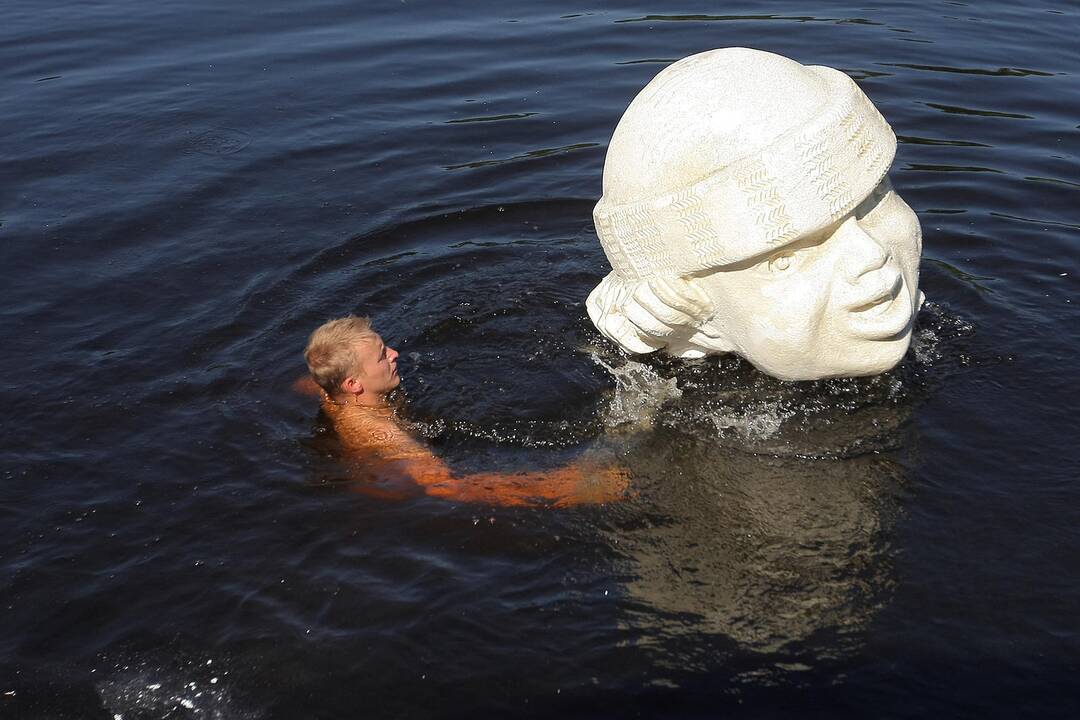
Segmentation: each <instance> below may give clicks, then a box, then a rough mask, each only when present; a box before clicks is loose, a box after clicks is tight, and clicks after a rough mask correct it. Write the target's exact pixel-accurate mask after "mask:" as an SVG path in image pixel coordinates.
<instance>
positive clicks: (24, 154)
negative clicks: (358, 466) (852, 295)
mask: <svg viewBox="0 0 1080 720" xmlns="http://www.w3.org/2000/svg"><path fill="white" fill-rule="evenodd" d="M4 17H5V21H4V23H3V24H2V27H0V88H2V90H3V96H4V98H5V100H6V102H5V103H4V104H3V107H2V109H0V127H3V132H2V133H0V173H2V174H0V179H2V184H0V188H2V190H3V192H2V193H0V240H2V241H3V242H2V244H0V248H2V250H0V273H2V283H3V285H2V287H3V289H4V295H3V298H4V303H3V306H2V308H0V340H2V341H3V344H4V347H5V352H4V353H3V355H2V360H0V362H2V363H3V366H2V367H3V373H2V377H3V380H2V382H0V399H2V400H3V403H4V406H5V407H6V409H7V411H6V412H5V413H4V416H3V420H2V422H3V433H2V436H0V437H2V439H0V442H2V444H3V457H4V463H3V484H2V486H0V487H2V488H3V491H2V493H0V516H2V518H3V521H2V523H0V579H2V582H0V693H2V694H0V715H3V716H10V717H15V718H55V717H77V718H83V717H86V718H117V717H122V718H124V719H125V720H127V719H130V718H164V717H170V718H175V717H190V718H297V717H312V718H315V717H318V718H338V717H466V716H469V717H473V716H476V715H478V714H480V713H485V714H491V715H495V716H504V715H509V714H510V713H514V714H516V715H518V716H535V717H553V716H557V717H653V716H665V717H670V716H680V717H682V716H686V717H715V716H727V715H735V716H749V717H760V716H786V715H793V714H798V715H809V716H820V717H829V718H834V717H840V716H869V717H928V716H930V717H933V716H943V717H980V718H985V717H1008V718H1013V717H1020V716H1039V717H1045V716H1056V717H1070V716H1075V715H1076V713H1077V712H1080V691H1078V690H1077V689H1076V682H1075V678H1076V676H1077V671H1078V670H1080V668H1078V665H1080V661H1078V660H1077V658H1080V652H1078V651H1080V624H1078V622H1077V611H1076V608H1078V607H1080V581H1078V580H1077V577H1078V576H1080V530H1078V528H1080V510H1078V508H1080V487H1078V485H1077V478H1078V474H1080V473H1078V463H1077V453H1076V450H1075V445H1076V438H1077V437H1078V436H1080V433H1078V432H1077V431H1078V423H1077V421H1076V419H1075V412H1074V408H1075V407H1076V406H1077V405H1078V404H1080V397H1078V391H1077V385H1076V382H1075V380H1074V376H1075V372H1076V361H1075V358H1076V357H1077V355H1078V353H1080V336H1078V333H1077V327H1078V324H1077V320H1078V318H1077V309H1076V308H1077V299H1076V288H1077V278H1078V276H1080V267H1078V263H1077V259H1076V258H1077V257H1078V255H1080V253H1078V250H1080V211H1078V208H1080V194H1078V193H1080V173H1078V171H1077V168H1078V153H1077V147H1078V134H1077V133H1078V127H1080V126H1078V125H1077V123H1078V122H1080V121H1078V119H1077V118H1080V85H1078V82H1077V73H1078V72H1080V53H1078V51H1077V47H1076V35H1077V30H1078V29H1080V21H1078V11H1077V8H1076V6H1075V5H1074V4H1072V3H1068V2H1062V1H1058V2H1048V3H1042V4H1035V5H1017V4H1015V3H1003V2H983V3H978V4H975V3H971V4H969V3H964V2H952V1H951V2H929V3H911V2H893V1H890V2H887V3H884V4H877V5H873V6H858V7H856V6H851V5H847V4H842V3H834V2H819V3H816V4H810V5H808V4H805V3H804V4H791V3H779V4H777V3H763V2H741V3H736V4H728V5H723V6H718V5H715V4H706V3H693V2H691V3H689V4H686V5H681V6H678V7H677V8H676V7H674V6H672V7H668V6H664V5H658V4H653V5H641V4H621V5H617V4H604V5H600V6H593V7H582V6H574V5H567V4H562V5H559V4H550V3H518V2H504V3H497V4H490V3H478V2H472V3H465V4H462V3H444V4H423V3H415V2H411V1H410V2H370V3H362V4H358V3H345V2H341V0H321V1H317V2H312V3H304V4H299V5H298V4H288V3H281V2H277V0H269V1H268V2H261V3H250V2H234V3H225V4H222V3H210V2H205V1H204V0H193V1H191V2H187V3H183V4H180V3H157V4H154V3H149V4H148V3H137V2H130V1H124V0H108V1H101V2H93V3H74V2H63V1H57V2H51V3H44V4H43V3H38V2H27V1H25V0H13V1H12V0H9V2H8V3H6V4H5V10H4ZM729 45H746V46H751V47H758V48H761V49H766V50H771V51H774V52H778V53H781V54H783V55H787V56H789V57H792V58H795V59H797V60H799V61H801V62H804V63H810V64H823V65H831V66H834V67H838V68H842V69H843V70H844V71H845V72H847V73H848V74H849V75H851V76H852V77H853V78H855V79H856V80H857V81H858V82H859V84H860V85H861V87H862V88H863V89H864V90H865V91H866V92H867V93H868V94H869V96H870V97H871V98H872V99H873V101H874V102H875V103H876V104H877V106H878V107H879V108H880V109H881V111H882V112H883V113H884V115H885V116H886V117H887V118H888V119H889V121H890V122H891V123H892V125H893V127H894V129H895V130H896V132H897V135H898V136H899V138H900V147H899V150H898V153H897V158H896V163H895V165H894V167H893V173H892V177H893V183H894V185H895V186H896V188H897V190H898V191H899V192H900V193H901V194H902V195H903V196H904V197H905V199H907V201H908V202H909V203H910V204H911V205H912V207H913V208H914V209H915V210H916V211H917V212H918V214H919V216H920V219H921V221H922V224H923V230H924V235H925V250H924V258H923V264H922V288H923V290H924V291H925V293H926V295H927V297H928V299H929V302H928V304H927V306H926V307H925V308H924V310H923V311H922V313H921V314H920V316H919V318H918V330H917V336H916V341H915V343H914V344H913V347H912V350H911V352H910V353H909V355H908V357H907V358H906V359H905V361H904V362H903V363H902V364H901V366H900V367H898V368H897V369H896V370H894V371H892V372H891V373H888V374H886V375H884V376H881V377H878V378H872V379H862V380H842V381H828V382H818V383H779V382H776V381H774V380H771V379H769V378H766V377H764V376H762V375H760V374H759V373H757V372H756V371H754V370H753V369H752V368H751V367H749V366H748V365H746V364H745V363H743V362H740V361H738V360H736V359H734V358H721V359H715V358H714V359H710V360H706V361H702V362H678V361H672V360H663V359H649V360H647V361H646V362H644V363H642V362H635V361H632V360H630V359H628V358H626V357H624V356H621V355H619V354H618V353H616V352H615V351H614V350H613V349H612V348H611V347H610V346H609V345H607V344H606V343H605V341H604V340H603V339H602V338H601V337H600V336H599V335H598V333H597V332H596V331H595V330H594V329H593V328H592V326H591V324H590V323H589V321H588V319H587V317H586V316H585V311H584V306H583V300H584V297H585V296H586V295H587V293H588V291H589V290H590V289H591V288H592V287H593V286H594V285H595V284H596V282H597V281H598V280H599V279H600V277H602V275H603V274H604V273H605V272H606V271H607V265H606V261H605V259H604V257H603V254H602V252H601V251H600V248H599V243H598V242H597V240H596V236H595V234H594V231H593V228H592V227H591V215H590V213H591V208H592V205H593V203H594V202H595V201H596V199H597V198H598V196H599V194H600V176H601V170H602V166H603V158H604V152H605V149H606V146H607V142H608V140H609V138H610V135H611V132H612V130H613V128H614V126H615V123H616V122H617V121H618V118H619V117H620V115H621V113H622V111H623V110H624V109H625V107H626V105H627V104H628V103H629V101H630V100H631V99H632V98H633V96H634V95H635V94H636V92H637V91H638V90H639V89H640V88H641V87H642V86H643V85H644V84H645V83H647V82H648V80H649V79H650V78H651V77H652V76H653V75H654V74H655V73H657V72H658V71H659V70H661V69H662V68H663V67H664V66H666V65H667V64H669V63H670V62H672V61H674V60H676V59H678V58H680V57H683V56H685V55H688V54H691V53H694V52H699V51H702V50H706V49H711V48H714V47H722V46H729ZM347 312H360V313H365V314H370V315H371V316H373V317H374V319H375V321H376V324H377V326H378V328H379V329H380V331H381V332H382V333H383V335H384V336H385V337H386V338H387V340H388V341H390V342H391V344H394V345H395V346H396V347H397V348H398V349H399V350H400V351H401V353H402V359H401V366H402V374H403V376H404V377H405V378H406V382H405V385H404V395H405V397H406V402H407V407H408V414H409V417H410V419H411V421H412V422H413V423H415V426H416V427H417V430H418V432H420V433H422V434H424V435H425V436H427V437H428V438H429V439H430V440H431V442H432V443H433V445H435V446H436V448H437V450H438V452H439V453H440V454H442V455H443V456H444V457H445V458H446V459H447V460H448V461H449V462H450V463H451V464H452V465H453V466H454V467H456V468H459V469H461V470H469V469H476V468H481V467H483V468H492V467H497V468H504V469H520V468H526V467H529V468H533V467H545V466H550V465H554V464H557V463H561V462H565V461H566V460H568V459H570V458H573V457H576V456H578V455H579V454H581V453H583V452H613V453H617V454H618V455H619V456H620V457H621V458H622V461H623V462H624V463H625V464H626V466H627V467H628V468H629V469H630V472H631V473H632V476H633V484H634V488H635V496H634V497H633V498H632V499H631V500H628V501H627V502H625V503H621V504H618V505H609V506H606V507H600V508H580V509H574V510H568V511H557V512H553V511H545V510H506V509H493V508H486V507H476V506H466V505H454V504H449V503H445V502H440V501H436V500H432V499H427V498H417V499H413V500H410V501H405V502H399V503H388V502H385V501H379V500H376V499H372V498H368V497H364V496H362V495H359V494H357V493H354V492H352V491H351V489H350V482H349V479H348V476H347V472H346V471H345V470H344V469H343V467H342V465H341V464H340V463H339V462H338V461H337V460H336V459H335V457H334V445H333V439H332V438H330V437H328V435H329V434H328V433H327V432H326V429H325V427H323V424H322V422H321V420H320V418H319V417H318V414H317V411H316V408H314V407H312V405H311V403H310V402H309V401H307V400H305V399H304V398H301V397H297V396H294V395H293V394H291V393H290V392H289V389H288V388H289V384H290V383H291V382H292V380H293V379H295V378H296V377H297V376H298V375H299V374H300V373H301V372H302V370H303V367H302V363H301V358H300V350H301V348H302V346H303V344H304V342H305V339H306V336H307V334H308V333H309V332H310V331H311V329H313V328H314V327H315V326H317V325H318V324H319V323H320V322H321V321H323V320H324V319H327V318H329V317H333V316H336V315H340V314H344V313H347Z"/></svg>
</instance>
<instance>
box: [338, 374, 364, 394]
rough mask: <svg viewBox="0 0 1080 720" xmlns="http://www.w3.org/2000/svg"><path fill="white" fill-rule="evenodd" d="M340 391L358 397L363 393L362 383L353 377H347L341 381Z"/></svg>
mask: <svg viewBox="0 0 1080 720" xmlns="http://www.w3.org/2000/svg"><path fill="white" fill-rule="evenodd" d="M341 391H342V392H344V393H347V394H349V395H360V394H361V393H363V392H364V383H362V382H360V378H358V377H356V376H355V375H349V376H348V377H346V378H345V379H344V380H342V381H341Z"/></svg>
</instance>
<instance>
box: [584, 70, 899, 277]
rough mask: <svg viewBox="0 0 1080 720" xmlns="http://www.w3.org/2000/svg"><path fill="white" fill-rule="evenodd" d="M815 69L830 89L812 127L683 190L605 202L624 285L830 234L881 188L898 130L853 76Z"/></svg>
mask: <svg viewBox="0 0 1080 720" xmlns="http://www.w3.org/2000/svg"><path fill="white" fill-rule="evenodd" d="M809 69H810V70H812V71H813V72H816V73H817V74H818V75H820V76H821V77H822V79H823V80H825V81H826V85H827V87H828V89H829V94H828V99H827V100H826V102H825V105H824V108H823V110H822V112H821V113H820V114H819V115H818V116H817V117H816V118H814V119H812V120H811V121H810V122H808V123H806V124H804V125H802V126H800V127H798V128H795V129H793V130H790V131H788V132H786V133H784V134H783V135H781V136H780V137H778V138H777V139H776V140H775V141H773V143H772V144H771V145H768V146H767V147H765V148H764V149H762V150H759V151H757V152H755V153H753V154H752V155H749V156H747V157H744V158H741V159H739V160H736V161H735V162H733V163H731V164H729V165H728V166H726V167H724V168H722V169H720V170H718V171H717V172H715V173H713V174H712V175H710V176H708V177H706V178H705V179H704V180H701V181H699V182H697V183H695V184H693V185H691V186H690V187H688V188H686V189H684V190H680V191H679V192H676V193H671V194H668V195H663V196H660V197H656V198H652V199H649V200H644V201H641V202H636V203H626V204H621V205H616V204H614V203H610V202H606V201H605V200H604V199H603V198H601V199H600V202H598V203H597V204H596V208H595V209H594V210H593V220H594V221H595V224H596V234H597V235H598V236H599V238H600V243H601V245H603V247H604V253H605V254H606V255H607V258H608V261H609V262H610V263H611V267H612V268H613V269H614V271H615V273H616V274H617V275H618V276H619V277H620V278H622V279H623V280H628V281H636V280H643V279H647V278H649V277H652V276H656V275H678V276H684V275H690V274H692V273H695V272H700V271H702V270H710V269H713V268H717V267H721V266H724V265H729V264H731V263H735V262H739V261H742V260H746V259H748V258H752V257H754V256H756V255H759V254H762V253H766V252H770V251H772V250H773V249H775V248H780V247H783V246H784V245H787V244H788V243H790V242H791V241H793V240H795V239H797V238H799V237H803V236H805V235H808V234H811V233H814V232H818V231H820V230H823V229H824V228H827V227H828V226H829V225H831V224H832V223H834V222H836V221H837V220H838V219H840V218H841V217H843V216H844V215H846V214H847V213H849V212H851V210H852V209H854V208H855V206H856V205H858V204H859V203H860V202H862V200H863V199H864V198H865V197H866V196H867V195H869V194H870V193H871V191H873V189H874V188H875V187H876V186H877V184H878V183H879V182H881V179H882V178H884V177H885V174H886V173H887V172H888V170H889V166H890V165H892V161H893V157H894V156H895V154H896V136H895V135H893V132H892V128H890V127H889V124H888V123H887V122H886V121H885V118H883V117H882V116H881V113H879V112H878V111H877V108H875V107H874V105H873V103H871V102H870V100H869V98H867V97H866V95H864V94H863V92H862V90H860V89H859V87H858V86H857V85H856V84H855V82H854V81H853V80H852V79H851V78H849V77H848V76H847V75H845V74H844V73H842V72H839V71H837V70H833V69H832V68H826V67H819V66H813V67H810V68H809Z"/></svg>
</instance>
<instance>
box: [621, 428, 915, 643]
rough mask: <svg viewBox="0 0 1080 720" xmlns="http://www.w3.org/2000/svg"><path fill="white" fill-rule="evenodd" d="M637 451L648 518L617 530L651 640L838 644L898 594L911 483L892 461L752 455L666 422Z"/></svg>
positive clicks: (635, 608)
mask: <svg viewBox="0 0 1080 720" xmlns="http://www.w3.org/2000/svg"><path fill="white" fill-rule="evenodd" d="M628 463H629V465H630V467H631V468H632V471H633V473H634V475H635V477H637V478H645V479H647V483H648V486H647V488H646V487H642V492H643V494H644V495H645V496H646V497H647V498H648V502H647V505H648V506H649V509H650V512H649V513H647V517H649V520H648V521H647V522H643V523H640V524H639V525H638V526H637V527H631V528H624V529H621V530H620V531H619V532H618V533H616V534H617V537H616V538H613V540H614V541H617V544H618V547H620V548H621V549H622V551H623V552H624V553H625V554H626V557H627V559H628V560H629V564H630V568H629V570H628V576H629V579H628V580H627V582H626V586H625V589H626V592H627V594H628V596H629V598H630V599H631V602H630V603H629V612H628V615H627V618H626V621H627V623H628V624H629V625H631V626H633V627H635V628H637V629H638V630H639V631H641V634H642V639H643V641H644V642H646V643H648V644H651V643H653V642H655V643H661V646H662V644H663V643H666V642H667V641H670V640H675V639H677V638H678V637H680V636H684V635H688V634H706V635H713V636H717V637H721V638H727V639H730V640H732V641H734V642H735V643H737V644H738V645H740V646H742V647H744V648H747V649H752V650H756V651H759V652H781V651H785V650H793V649H794V648H795V646H797V645H799V644H802V643H805V642H806V641H808V640H810V639H811V638H813V637H814V636H816V635H821V636H823V638H827V639H826V640H824V641H822V642H820V643H815V647H816V649H815V650H814V654H815V655H816V656H818V657H822V656H830V655H839V654H843V653H844V652H847V651H849V650H850V649H851V648H852V647H854V646H855V645H857V643H858V635H859V632H860V631H861V630H862V629H863V628H864V627H865V625H866V623H867V622H868V621H869V620H870V619H871V618H872V617H873V615H874V613H875V612H876V611H877V610H878V608H880V607H881V606H882V605H883V604H884V603H886V602H887V601H888V598H889V596H890V594H891V591H892V587H893V585H894V580H893V578H892V576H891V573H890V568H891V564H890V562H889V552H890V551H889V538H888V535H889V529H890V527H891V525H892V518H893V517H894V515H895V507H896V497H897V493H898V490H899V489H900V488H901V487H902V485H903V482H904V472H903V469H902V468H901V466H900V465H899V464H898V463H897V462H895V461H894V460H893V459H891V458H889V457H887V456H881V455H863V456H860V457H856V458H837V459H806V458H800V457H774V456H767V455H754V454H749V453H743V452H739V451H737V450H733V449H731V448H727V447H724V446H723V445H721V444H717V443H710V442H708V441H707V440H706V439H704V438H702V437H693V436H688V435H678V434H673V433H663V434H657V435H655V436H654V437H653V438H652V439H651V440H650V442H648V443H645V444H643V445H642V446H640V447H639V448H637V449H636V450H635V451H634V452H633V453H632V454H631V455H630V456H629V458H628ZM660 654H661V656H666V655H667V653H665V652H661V653H660ZM680 655H681V652H680Z"/></svg>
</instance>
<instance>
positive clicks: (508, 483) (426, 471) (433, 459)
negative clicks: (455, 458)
mask: <svg viewBox="0 0 1080 720" xmlns="http://www.w3.org/2000/svg"><path fill="white" fill-rule="evenodd" d="M335 414H336V415H337V417H336V418H335V422H334V426H335V429H337V432H338V436H339V437H340V438H341V441H342V444H343V445H344V446H345V447H346V448H347V449H348V450H349V451H350V452H351V453H352V454H354V455H357V456H360V457H363V458H364V459H365V460H368V461H369V462H370V461H375V462H376V463H377V467H376V468H373V470H374V471H375V472H376V474H378V475H381V476H383V477H386V476H399V477H400V476H402V475H404V476H406V477H407V478H409V479H411V480H412V482H414V483H416V485H418V486H419V487H421V488H422V489H423V490H424V492H425V493H426V494H428V495H431V496H433V497H438V498H443V499H445V500H454V501H459V502H470V503H480V504H487V505H502V506H516V507H569V506H572V505H583V504H597V503H604V502H612V501H615V500H620V499H622V498H623V497H624V496H625V495H626V489H627V485H628V482H627V476H626V473H625V471H623V470H621V469H619V468H616V467H613V466H603V465H599V464H590V463H574V464H571V465H567V466H564V467H561V468H555V469H552V470H549V471H541V472H522V473H477V474H473V475H465V476H462V477H457V476H455V475H454V474H453V473H452V472H451V471H450V468H449V467H448V466H447V465H446V463H444V462H443V461H442V460H441V459H440V458H438V457H437V456H436V455H435V454H434V453H432V452H431V450H430V449H429V448H428V447H427V446H426V445H424V444H422V443H421V442H419V441H418V440H417V439H416V438H414V437H412V436H411V435H410V434H409V433H407V432H405V431H404V430H403V429H402V428H401V427H400V426H399V425H398V424H397V423H396V422H395V421H394V420H393V418H391V417H387V416H385V415H381V414H374V413H372V414H365V413H357V412H355V411H354V412H353V413H347V412H341V411H339V412H337V413H335Z"/></svg>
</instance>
